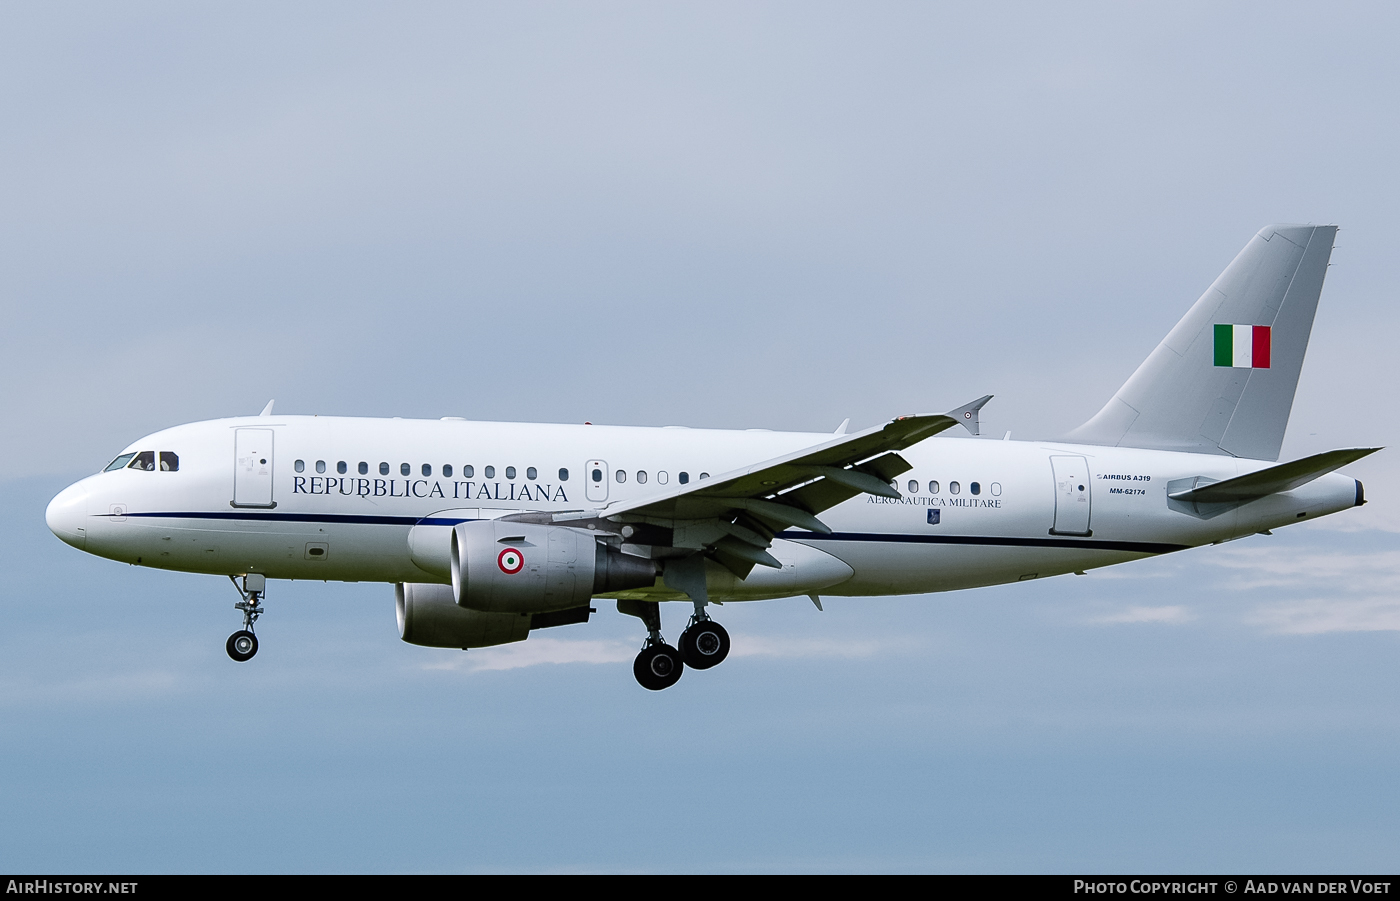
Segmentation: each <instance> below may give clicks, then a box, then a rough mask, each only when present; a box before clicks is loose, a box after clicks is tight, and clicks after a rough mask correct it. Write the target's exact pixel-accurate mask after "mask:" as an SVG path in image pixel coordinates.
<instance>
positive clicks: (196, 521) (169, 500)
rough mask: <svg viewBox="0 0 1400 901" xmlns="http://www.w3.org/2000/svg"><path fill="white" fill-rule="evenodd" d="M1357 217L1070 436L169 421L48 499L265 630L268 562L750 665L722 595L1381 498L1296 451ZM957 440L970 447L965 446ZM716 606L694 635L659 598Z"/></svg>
mask: <svg viewBox="0 0 1400 901" xmlns="http://www.w3.org/2000/svg"><path fill="white" fill-rule="evenodd" d="M1335 235H1336V228H1335V227H1332V226H1316V227H1314V226H1292V225H1276V226H1269V227H1267V228H1265V229H1263V230H1262V231H1260V232H1259V233H1258V234H1257V235H1256V236H1255V237H1254V238H1253V240H1251V241H1250V242H1249V244H1248V245H1247V246H1246V247H1245V248H1244V250H1243V251H1241V252H1240V254H1239V256H1237V257H1236V258H1235V260H1234V262H1232V263H1231V264H1230V266H1229V267H1228V268H1227V269H1226V270H1225V271H1224V273H1222V274H1221V275H1220V277H1219V278H1218V279H1216V281H1215V283H1214V284H1213V285H1211V286H1210V288H1209V290H1207V291H1206V293H1205V294H1204V295H1202V297H1201V298H1200V300H1198V301H1197V302H1196V303H1195V305H1194V306H1192V307H1191V309H1190V310H1189V311H1188V312H1187V314H1186V316H1185V318H1183V319H1182V320H1181V321H1180V322H1179V323H1177V325H1176V327H1175V328H1173V329H1172V330H1171V332H1170V333H1169V334H1168V335H1167V337H1166V338H1165V339H1164V340H1163V341H1162V343H1161V344H1159V345H1158V346H1157V349H1156V350H1154V351H1153V352H1152V354H1151V355H1150V356H1149V357H1148V358H1147V359H1146V361H1144V362H1143V363H1142V365H1141V366H1139V367H1138V369H1137V371H1136V372H1135V373H1133V375H1132V377H1131V378H1129V379H1128V381H1127V383H1125V384H1124V385H1123V387H1122V388H1120V389H1119V390H1118V393H1117V394H1115V395H1114V396H1113V398H1112V399H1111V400H1109V402H1108V403H1107V405H1105V406H1104V408H1103V409H1102V410H1100V411H1099V413H1098V414H1097V415H1096V416H1094V417H1093V418H1092V419H1090V420H1089V421H1088V422H1086V423H1085V424H1084V425H1082V426H1080V427H1079V428H1078V429H1075V430H1074V431H1073V432H1071V433H1070V434H1069V435H1067V436H1066V437H1065V438H1064V439H1063V440H1058V441H1009V440H1003V441H995V440H974V439H972V438H969V437H962V438H955V439H951V440H949V439H941V440H937V441H929V440H927V439H929V438H932V437H933V436H934V435H937V434H939V433H941V432H944V431H945V430H948V429H952V428H953V427H954V426H962V427H963V428H964V429H965V430H966V431H967V432H969V433H971V435H973V436H975V435H977V433H978V410H979V409H980V408H981V407H982V405H983V404H984V403H986V401H987V400H988V399H989V398H988V397H983V398H979V399H977V400H975V401H973V402H971V403H969V404H966V405H965V406H962V407H958V408H957V409H955V410H952V411H950V412H948V413H946V414H943V415H932V416H931V415H918V416H903V417H900V418H898V419H896V420H894V421H893V422H889V423H886V424H885V425H882V426H878V427H875V428H870V429H866V430H865V431H861V432H856V433H854V434H845V428H844V425H843V427H842V428H841V429H838V430H837V431H836V433H835V434H825V433H820V434H810V433H797V432H770V431H720V430H701V429H686V428H674V427H667V428H623V427H615V426H601V425H543V424H533V423H491V422H469V421H466V420H461V419H455V418H447V419H443V420H440V421H432V420H401V419H390V420H384V419H354V418H336V417H313V416H279V415H273V413H272V404H270V403H269V404H268V406H267V409H265V410H264V411H263V412H262V414H261V415H260V416H251V417H241V418H234V419H219V420H214V421H211V422H198V423H193V424H190V425H182V426H177V427H175V428H171V429H166V430H165V431H161V432H156V433H155V434H153V435H148V436H146V437H144V438H142V439H140V440H139V441H136V442H134V443H132V444H130V445H128V447H127V448H126V449H125V450H124V451H122V453H121V454H119V455H118V456H117V457H116V459H114V460H113V461H112V462H111V464H110V465H108V466H107V468H106V469H104V470H103V471H102V472H100V473H98V474H97V475H93V476H89V477H88V478H85V479H83V480H82V481H80V482H78V483H76V484H74V485H71V486H69V487H68V488H66V489H64V491H63V492H61V493H60V494H59V495H58V496H57V497H55V498H54V499H53V501H52V502H51V503H50V504H49V507H48V511H47V519H48V525H49V528H50V529H51V530H53V532H54V534H55V535H57V536H58V537H59V538H61V539H63V540H64V541H65V542H67V543H68V544H71V545H72V546H74V547H76V548H78V549H79V550H84V551H87V552H88V553H90V554H96V555H98V556H102V557H107V558H109V559H112V560H118V561H122V562H124V563H133V564H138V565H142V566H154V567H159V568H162V569H173V570H181V571H184V572H196V573H213V574H219V575H227V576H229V577H230V578H231V579H233V581H234V585H235V587H236V588H237V589H238V592H239V594H240V601H239V603H238V604H237V607H238V609H240V610H241V611H242V612H243V628H242V629H241V630H240V631H238V632H235V633H234V634H233V635H232V636H230V637H229V639H228V645H227V647H228V653H229V656H231V657H232V658H233V659H234V660H239V661H244V660H248V659H249V658H251V657H252V656H253V655H254V654H255V653H256V652H257V649H258V642H257V638H256V637H255V636H254V634H253V627H254V622H255V621H256V620H257V618H258V616H259V615H260V614H261V613H262V612H263V609H264V608H263V604H262V601H263V599H264V596H265V592H266V590H267V588H266V586H267V580H268V579H320V580H341V581H374V582H386V583H392V584H393V585H394V592H395V601H396V604H397V610H398V623H399V634H400V635H401V636H402V638H403V640H404V641H408V642H411V643H413V644H418V645H426V646H429V647H439V648H479V647H486V646H489V645H498V644H504V643H506V642H512V641H523V640H525V639H526V638H528V637H529V635H530V632H531V631H532V630H535V629H543V628H550V627H555V626H563V625H568V624H572V623H583V622H587V621H588V618H589V615H590V614H591V613H594V612H596V610H595V608H594V607H593V606H592V604H593V602H594V600H595V599H597V598H609V599H613V600H615V601H616V604H617V609H618V610H619V611H620V612H622V613H626V614H630V615H632V616H635V617H637V618H639V619H640V620H641V621H642V623H643V624H645V627H646V631H647V638H646V641H645V644H644V647H643V648H642V650H641V653H639V654H638V655H637V659H636V663H635V665H634V667H633V670H634V673H635V675H636V677H637V681H638V682H640V683H641V684H642V685H643V686H645V687H646V688H649V689H661V688H666V687H668V686H670V685H673V684H675V682H676V680H677V679H679V678H680V677H681V674H682V672H683V671H684V670H685V668H687V667H689V668H692V669H708V668H709V667H712V666H714V665H716V664H717V663H719V662H721V661H722V660H724V658H725V655H726V654H728V652H729V646H730V639H729V635H728V633H727V632H726V631H725V630H724V628H723V627H722V626H721V625H720V624H719V623H717V622H715V621H714V620H713V619H711V617H710V615H709V612H708V610H707V608H708V606H709V605H710V603H711V602H714V603H727V602H731V601H756V600H762V599H767V598H783V597H793V596H801V595H808V596H810V597H811V599H812V601H813V602H814V603H816V604H817V606H818V607H820V606H821V600H820V598H821V595H840V596H870V595H890V594H916V593H923V592H934V591H949V590H952V589H958V588H973V587H976V586H982V585H995V584H1000V583H1004V582H1016V581H1025V580H1029V579H1037V578H1044V577H1046V576H1052V575H1057V574H1062V573H1071V572H1083V571H1084V570H1087V569H1090V568H1093V567H1099V566H1108V565H1110V564H1115V563H1124V562H1127V561H1130V560H1139V559H1142V558H1144V557H1151V556H1153V555H1156V554H1165V553H1169V552H1171V551H1177V550H1182V549H1184V548H1189V547H1196V546H1199V545H1204V544H1212V543H1216V542H1220V541H1226V540H1229V539H1232V538H1239V537H1242V536H1246V535H1250V534H1253V533H1256V532H1263V531H1266V530H1269V529H1276V528H1278V527H1279V526H1285V525H1288V524H1290V523H1295V522H1300V521H1303V520H1305V519H1312V518H1316V517H1319V516H1325V515H1327V514H1329V513H1336V512H1337V511H1339V510H1344V509H1346V508H1348V507H1352V506H1359V505H1360V504H1362V503H1364V497H1363V493H1362V488H1361V483H1360V482H1358V481H1355V480H1353V479H1350V478H1346V477H1344V476H1342V475H1340V474H1338V473H1336V472H1334V470H1337V469H1338V468H1340V467H1342V466H1345V465H1346V464H1348V463H1350V462H1352V461H1354V460H1357V459H1359V458H1361V457H1363V456H1365V455H1366V454H1369V453H1372V452H1373V451H1374V450H1376V448H1349V449H1343V450H1334V451H1329V452H1327V453H1323V454H1317V455H1315V456H1311V457H1307V458H1305V459H1301V460H1295V461H1291V462H1288V463H1282V464H1278V463H1277V462H1276V461H1277V460H1278V455H1279V449H1280V446H1281V445H1282V442H1283V435H1284V429H1285V427H1286V426H1287V424H1288V416H1289V411H1290V409H1291V407H1292V405H1293V396H1294V392H1295V389H1296V388H1297V384H1298V375H1299V372H1300V371H1301V369H1302V365H1303V355H1304V352H1305V351H1306V349H1307V345H1308V336H1309V334H1310V333H1311V330H1312V324H1313V316H1314V313H1315V312H1316V309H1317V301H1318V297H1319V295H1320V293H1321V291H1322V282H1323V277H1324V276H1325V275H1326V272H1327V265H1328V259H1329V257H1330V256H1331V253H1332V244H1333V240H1334V238H1335ZM950 437H951V436H950ZM662 601H679V602H683V603H686V604H689V605H691V606H692V609H693V612H692V613H691V615H690V619H689V624H688V625H687V627H686V628H685V630H684V631H683V632H681V634H680V640H679V641H678V642H677V644H678V647H672V646H671V645H670V644H668V643H667V642H666V641H665V639H664V638H663V637H662V634H661V615H660V612H659V611H660V605H659V602H662Z"/></svg>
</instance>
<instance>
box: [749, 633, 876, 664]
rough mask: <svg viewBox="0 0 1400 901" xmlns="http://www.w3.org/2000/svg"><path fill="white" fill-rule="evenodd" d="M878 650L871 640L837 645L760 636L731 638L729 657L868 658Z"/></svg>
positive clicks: (828, 641) (830, 641) (829, 641)
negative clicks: (731, 645) (731, 644)
mask: <svg viewBox="0 0 1400 901" xmlns="http://www.w3.org/2000/svg"><path fill="white" fill-rule="evenodd" d="M880 649H881V645H880V643H879V642H876V641H871V640H868V639H867V640H861V641H849V640H847V641H838V640H836V639H830V638H766V637H763V636H759V635H736V636H733V647H732V648H731V649H730V652H729V653H730V656H732V657H783V658H788V659H791V658H794V657H824V658H828V659H829V658H833V657H842V658H852V657H871V656H874V654H875V653H876V652H877V651H879V650H880Z"/></svg>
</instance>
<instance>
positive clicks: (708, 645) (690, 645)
mask: <svg viewBox="0 0 1400 901" xmlns="http://www.w3.org/2000/svg"><path fill="white" fill-rule="evenodd" d="M679 644H680V646H681V655H682V656H684V657H685V665H686V666H688V667H690V668H692V669H709V668H710V667H712V666H718V665H719V664H720V663H722V662H723V661H724V658H726V657H728V656H729V633H728V632H726V631H725V630H724V626H721V625H720V624H719V623H717V622H715V621H714V620H712V619H706V620H701V621H700V622H698V623H694V624H692V625H691V627H690V628H689V629H686V630H685V631H684V632H682V633H681V640H680V642H679Z"/></svg>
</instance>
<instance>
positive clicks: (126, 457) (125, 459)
mask: <svg viewBox="0 0 1400 901" xmlns="http://www.w3.org/2000/svg"><path fill="white" fill-rule="evenodd" d="M134 456H136V455H135V454H122V455H121V456H120V457H118V458H117V459H115V460H113V461H112V462H111V463H108V464H107V468H106V469H104V470H102V471H103V472H111V471H112V470H114V469H121V468H123V467H125V466H126V464H128V463H130V462H131V458H132V457H134Z"/></svg>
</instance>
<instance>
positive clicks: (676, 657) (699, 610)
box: [617, 601, 729, 691]
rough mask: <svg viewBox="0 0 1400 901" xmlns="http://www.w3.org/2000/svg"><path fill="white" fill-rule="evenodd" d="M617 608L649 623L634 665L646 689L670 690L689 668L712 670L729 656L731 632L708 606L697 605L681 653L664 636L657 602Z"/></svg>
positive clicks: (623, 604) (623, 603)
mask: <svg viewBox="0 0 1400 901" xmlns="http://www.w3.org/2000/svg"><path fill="white" fill-rule="evenodd" d="M617 609H618V612H619V613H626V614H629V615H631V616H635V617H637V618H638V619H640V620H641V621H642V622H643V623H645V624H646V627H647V640H646V644H645V645H643V646H642V650H641V653H639V654H638V655H637V659H636V660H635V661H633V663H632V674H633V675H634V676H636V677H637V682H638V683H640V684H641V686H642V687H643V688H645V689H648V690H650V691H660V690H661V689H663V688H670V687H671V686H672V685H675V684H676V683H677V682H678V681H680V678H681V674H682V673H683V672H685V668H686V667H687V666H688V667H690V668H691V669H709V668H710V667H712V666H715V665H716V664H718V663H720V662H721V661H722V660H724V658H725V657H726V656H728V655H729V633H728V632H726V631H725V629H724V626H721V625H720V624H719V623H717V622H715V621H714V620H712V619H710V617H709V616H708V615H707V614H706V613H705V605H704V604H699V603H697V604H696V605H695V615H694V616H692V617H691V618H690V625H689V626H687V627H686V630H685V631H684V632H682V633H681V640H680V642H679V644H680V649H679V650H677V649H676V648H673V647H671V646H670V645H669V644H667V643H666V640H665V639H664V638H662V637H661V610H660V605H658V604H657V603H656V602H655V601H618V602H617Z"/></svg>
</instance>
